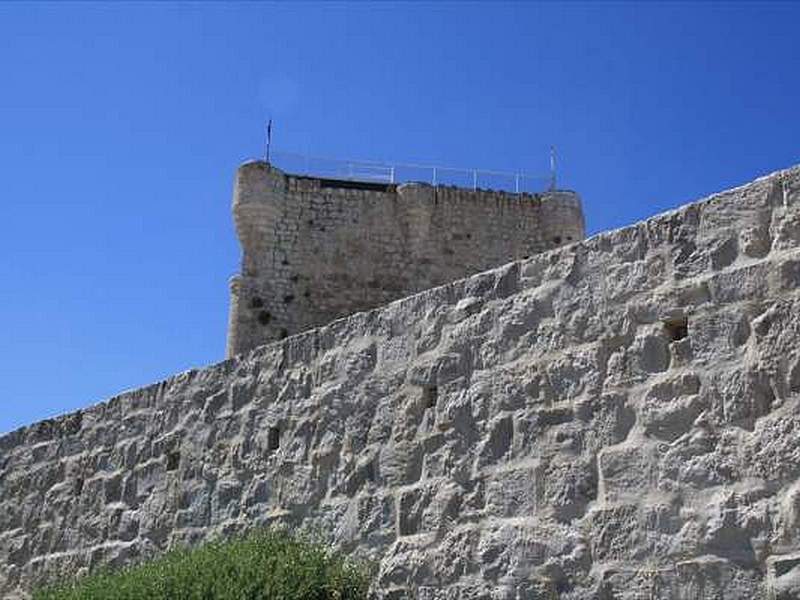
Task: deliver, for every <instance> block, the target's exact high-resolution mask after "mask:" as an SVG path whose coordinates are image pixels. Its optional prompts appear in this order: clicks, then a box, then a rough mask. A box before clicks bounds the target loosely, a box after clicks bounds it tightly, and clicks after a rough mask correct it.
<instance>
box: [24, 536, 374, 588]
mask: <svg viewBox="0 0 800 600" xmlns="http://www.w3.org/2000/svg"><path fill="white" fill-rule="evenodd" d="M368 587H369V577H368V574H367V570H366V568H365V567H364V566H363V565H359V564H356V563H353V562H352V561H349V560H347V559H345V558H343V557H341V556H337V555H336V554H334V553H333V552H332V551H330V550H329V549H327V548H326V547H324V546H322V545H320V544H315V543H313V542H310V541H307V540H300V539H293V538H291V537H290V536H288V535H287V534H285V533H280V532H274V531H266V532H258V533H254V534H250V535H248V536H246V537H241V538H236V539H233V540H230V541H224V542H223V541H219V542H211V543H208V544H206V545H204V546H201V547H199V548H197V549H193V550H192V549H183V548H182V549H177V550H172V551H170V552H169V553H167V554H165V555H164V556H162V557H161V558H158V559H156V560H154V561H152V562H149V563H145V564H141V565H138V566H131V567H126V568H124V569H122V570H119V571H116V572H115V571H104V572H99V573H96V574H94V575H90V576H88V577H85V578H83V579H78V580H77V581H74V582H72V583H67V584H60V585H56V586H51V587H47V588H42V589H40V590H37V591H36V592H34V594H33V598H34V600H111V599H113V600H145V599H147V600H364V599H366V598H367V589H368Z"/></svg>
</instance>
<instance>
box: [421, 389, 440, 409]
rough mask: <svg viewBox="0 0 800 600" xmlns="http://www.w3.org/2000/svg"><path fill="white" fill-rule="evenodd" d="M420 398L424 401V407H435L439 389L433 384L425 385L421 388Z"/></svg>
mask: <svg viewBox="0 0 800 600" xmlns="http://www.w3.org/2000/svg"><path fill="white" fill-rule="evenodd" d="M422 399H423V400H424V401H425V408H435V407H436V401H437V400H438V399H439V389H438V388H437V387H436V386H435V385H427V386H425V387H424V388H422Z"/></svg>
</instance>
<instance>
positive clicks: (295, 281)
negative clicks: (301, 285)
mask: <svg viewBox="0 0 800 600" xmlns="http://www.w3.org/2000/svg"><path fill="white" fill-rule="evenodd" d="M298 279H300V276H299V275H298V274H297V273H295V274H294V275H292V276H291V277H289V281H291V282H292V283H297V280H298Z"/></svg>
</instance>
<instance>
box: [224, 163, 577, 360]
mask: <svg viewBox="0 0 800 600" xmlns="http://www.w3.org/2000/svg"><path fill="white" fill-rule="evenodd" d="M233 216H234V220H235V223H236V231H237V234H238V236H239V241H240V243H241V245H242V264H241V273H239V274H237V275H235V276H234V277H233V278H232V280H231V303H230V316H229V327H228V341H227V352H226V353H227V356H228V357H230V356H234V355H236V354H240V353H242V352H246V351H248V350H251V349H252V348H255V347H257V346H260V345H262V344H265V343H268V342H271V341H274V340H279V339H281V338H284V337H286V336H289V335H293V334H295V333H299V332H301V331H304V330H306V329H310V328H313V327H317V326H320V325H324V324H326V323H329V322H331V321H333V320H335V319H338V318H341V317H344V316H347V315H349V314H352V313H355V312H359V311H363V310H369V309H372V308H375V307H377V306H381V305H384V304H387V303H389V302H391V301H393V300H397V299H399V298H402V297H404V296H409V295H411V294H414V293H416V292H420V291H422V290H426V289H429V288H432V287H436V286H439V285H442V284H445V283H448V282H451V281H454V280H456V279H460V278H463V277H466V276H468V275H471V274H474V273H478V272H480V271H484V270H486V269H488V268H491V267H494V266H497V265H501V264H504V263H506V262H509V261H512V260H515V259H520V258H526V257H528V256H531V255H533V254H537V253H539V252H542V251H544V250H549V249H551V248H555V247H557V246H561V245H564V244H570V243H572V242H576V241H579V240H582V239H583V238H584V219H583V212H582V210H581V203H580V198H579V197H578V195H577V194H576V193H574V192H570V191H551V192H546V193H542V194H512V193H509V192H498V191H487V190H480V189H479V190H472V189H463V188H455V187H448V186H431V185H427V184H421V183H407V184H399V185H395V184H388V183H375V182H360V181H350V180H346V181H345V180H336V179H324V178H318V177H307V176H298V175H291V174H287V173H283V172H281V171H280V170H278V169H277V168H275V167H274V166H272V165H270V164H268V163H266V162H263V161H251V162H247V163H245V164H243V165H242V166H241V167H240V168H239V170H238V172H237V174H236V182H235V186H234V193H233Z"/></svg>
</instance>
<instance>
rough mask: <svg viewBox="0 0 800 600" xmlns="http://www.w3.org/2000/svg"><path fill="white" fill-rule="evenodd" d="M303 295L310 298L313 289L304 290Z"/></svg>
mask: <svg viewBox="0 0 800 600" xmlns="http://www.w3.org/2000/svg"><path fill="white" fill-rule="evenodd" d="M303 297H304V298H310V297H311V290H306V291H305V292H303Z"/></svg>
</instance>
